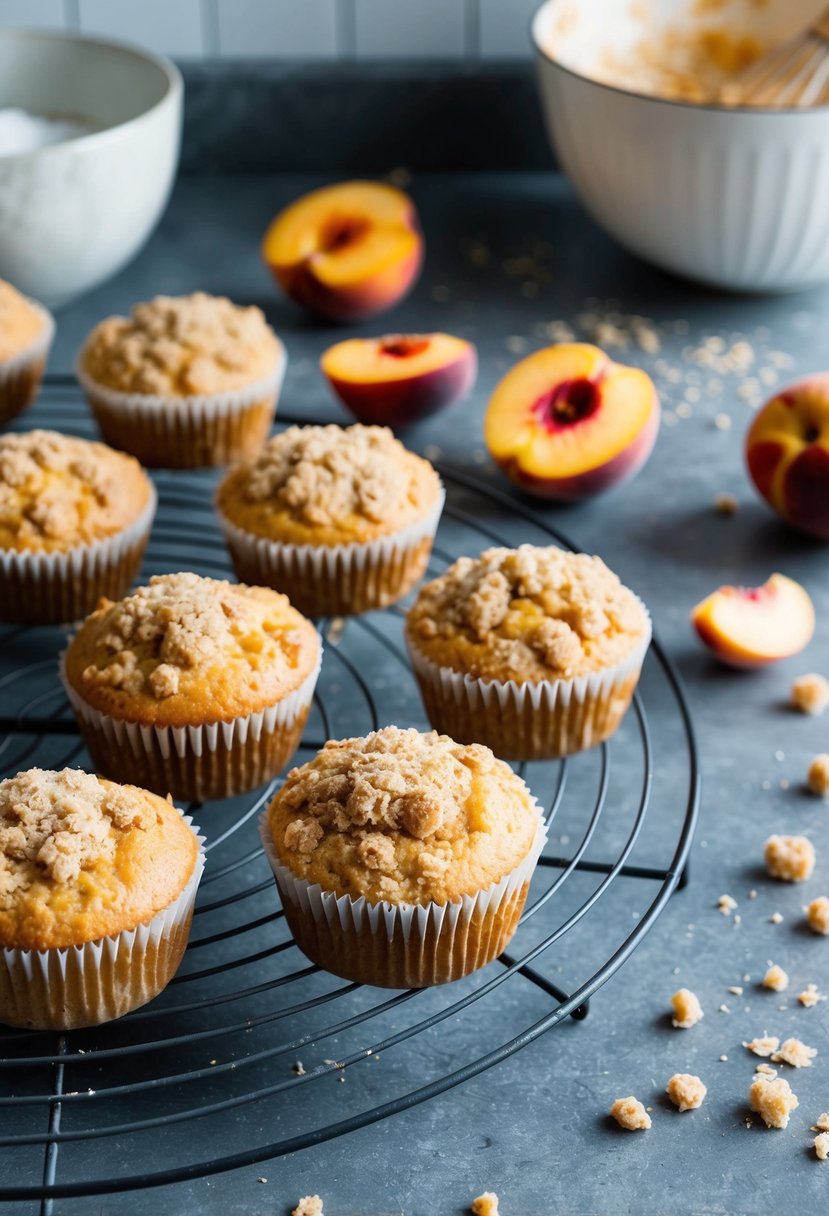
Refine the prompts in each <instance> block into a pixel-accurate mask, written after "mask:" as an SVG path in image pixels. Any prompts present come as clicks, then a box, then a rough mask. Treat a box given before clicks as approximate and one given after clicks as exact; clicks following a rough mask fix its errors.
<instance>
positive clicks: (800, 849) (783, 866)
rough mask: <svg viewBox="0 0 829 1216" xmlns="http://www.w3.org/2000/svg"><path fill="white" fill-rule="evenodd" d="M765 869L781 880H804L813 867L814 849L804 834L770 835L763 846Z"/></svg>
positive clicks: (809, 874)
mask: <svg viewBox="0 0 829 1216" xmlns="http://www.w3.org/2000/svg"><path fill="white" fill-rule="evenodd" d="M765 859H766V869H767V870H768V872H769V874H770V875H771V877H772V878H779V879H781V880H782V881H783V882H804V881H805V879H807V878H809V877H810V876H811V873H812V870H814V868H815V849H814V845H813V844H812V842H811V840H807V838H806V837H805V836H770V837H769V838H768V840H767V841H766V846H765Z"/></svg>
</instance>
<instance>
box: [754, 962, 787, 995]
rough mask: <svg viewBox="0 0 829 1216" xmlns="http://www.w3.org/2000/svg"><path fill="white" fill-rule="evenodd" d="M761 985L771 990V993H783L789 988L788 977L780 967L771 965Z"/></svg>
mask: <svg viewBox="0 0 829 1216" xmlns="http://www.w3.org/2000/svg"><path fill="white" fill-rule="evenodd" d="M761 983H762V985H763V987H764V988H771V990H772V992H785V991H786V989H787V988H788V986H789V977H788V975H787V973H786V972H785V971H784V970H783V968H782V967H779V966H778V965H777V963H772V965H771V966H770V967H769V969H768V971H767V972H766V974H765V975H764V976H763V979H762V980H761Z"/></svg>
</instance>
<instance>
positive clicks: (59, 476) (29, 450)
mask: <svg viewBox="0 0 829 1216" xmlns="http://www.w3.org/2000/svg"><path fill="white" fill-rule="evenodd" d="M149 497H150V483H149V480H148V478H147V476H146V474H145V473H144V472H143V470H142V468H141V466H140V465H139V463H138V461H137V460H135V459H134V458H133V457H132V456H127V455H125V454H124V453H123V452H116V451H114V450H113V449H112V448H108V447H106V446H105V445H104V444H102V443H94V442H92V441H90V440H88V439H76V438H74V437H73V436H70V435H59V434H58V433H57V432H56V431H39V430H36V431H26V432H23V433H22V434H12V435H2V436H0V548H11V549H18V548H33V549H46V550H61V549H66V548H68V547H70V546H71V545H76V544H85V543H89V542H91V541H94V540H98V539H101V538H102V537H104V536H110V535H112V534H113V533H114V532H118V531H120V530H121V529H122V528H124V527H126V526H127V525H128V524H129V523H131V522H132V521H133V520H134V519H136V518H137V516H138V515H140V513H141V511H142V510H143V509H144V507H145V506H146V505H147V503H148V502H149Z"/></svg>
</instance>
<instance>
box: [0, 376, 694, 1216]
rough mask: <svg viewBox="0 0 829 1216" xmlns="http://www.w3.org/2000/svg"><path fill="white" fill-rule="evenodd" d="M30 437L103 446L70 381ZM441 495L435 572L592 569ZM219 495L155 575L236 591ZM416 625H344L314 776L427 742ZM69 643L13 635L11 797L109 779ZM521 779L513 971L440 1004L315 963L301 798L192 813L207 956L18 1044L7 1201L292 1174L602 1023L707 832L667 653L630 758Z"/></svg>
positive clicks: (488, 491) (149, 565) (628, 742)
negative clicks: (67, 676) (282, 818)
mask: <svg viewBox="0 0 829 1216" xmlns="http://www.w3.org/2000/svg"><path fill="white" fill-rule="evenodd" d="M282 420H283V421H285V419H284V417H283V419H282ZM302 421H308V419H302ZM25 425H26V426H34V425H38V426H49V427H53V428H55V429H58V430H63V431H67V432H71V433H77V434H86V435H91V434H92V428H91V424H90V422H89V420H88V416H87V414H86V411H85V409H84V407H83V405H82V403H81V401H80V400H79V397H78V394H77V390H76V389H75V388H74V387H72V386H71V382H70V381H69V380H68V378H59V377H55V378H52V379H50V380H49V381H48V382H47V384H46V385H45V387H44V393H43V397H42V399H41V401H40V402H39V403H38V405H37V406H36V407H35V409H34V410H33V411H31V412H30V413H29V414H28V415H27V416H26V419H25ZM441 473H442V475H443V477H444V480H445V482H446V485H447V489H448V501H447V507H446V511H445V515H444V519H443V521H442V523H441V527H440V530H439V533H438V538H437V543H436V546H435V550H434V554H433V558H432V566H431V568H432V570H433V572H438V571H439V570H441V569H442V568H444V566H445V565H446V564H447V563H449V562H450V561H452V560H454V558H455V557H457V556H459V555H460V554H461V553H474V552H477V551H479V550H480V549H481V548H483V547H485V546H487V545H489V544H493V543H494V544H502V543H503V544H508V545H511V544H516V543H518V542H520V541H523V540H526V541H533V542H536V543H549V542H550V541H554V542H556V543H559V544H562V545H564V546H566V547H569V548H572V547H574V546H572V545H571V544H570V542H569V541H568V540H567V539H566V538H565V537H563V536H562V535H561V534H560V533H559V532H558V531H557V530H556V529H555V528H553V527H551V526H550V525H549V524H548V523H547V522H546V521H545V519H544V518H543V517H541V516H540V515H537V514H535V513H534V512H532V511H531V510H529V509H528V508H526V507H525V506H523V505H521V504H520V503H516V502H515V501H514V500H513V499H512V498H510V497H509V496H507V495H506V494H502V493H501V492H500V491H498V490H496V489H493V488H491V487H490V486H488V485H485V484H484V483H483V482H482V481H481V480H479V479H477V478H475V477H474V476H473V475H471V474H470V473H469V472H468V471H467V472H464V471H461V470H458V469H451V468H442V469H441ZM214 482H215V477H214V475H212V474H209V473H206V474H200V473H177V474H167V473H161V474H159V476H158V477H157V484H158V488H159V493H160V508H159V514H158V518H157V521H156V526H155V529H154V532H153V538H152V541H151V545H150V549H149V552H148V554H147V558H146V560H145V564H144V571H143V575H144V576H148V575H150V574H153V573H160V572H162V571H168V570H173V569H194V570H196V571H198V572H200V573H203V574H208V575H214V576H218V577H224V576H226V575H228V574H229V573H230V566H229V562H228V560H227V557H226V555H225V552H224V549H223V545H222V542H221V538H220V535H219V532H218V529H217V528H216V526H215V523H214V521H213V517H212V511H211V490H212V487H213V484H214ZM607 556H608V557H609V558H610V560H611V562H612V554H610V555H607ZM402 615H403V610H402V609H401V608H400V607H396V608H394V609H391V610H387V611H385V612H382V613H373V614H368V615H367V616H365V617H361V618H357V619H354V620H350V621H348V622H347V623H345V624H343V623H342V622H339V621H333V622H323V623H321V626H320V627H321V629H322V630H323V633H324V634H325V635H326V653H325V661H324V665H323V672H322V675H321V678H320V683H319V687H318V691H317V696H316V699H315V705H314V710H313V713H312V715H311V718H310V719H309V723H308V727H307V729H306V734H305V738H304V740H303V743H302V747H301V750H300V757H299V758H300V759H303V758H307V757H308V755H309V754H310V753H312V752H313V751H315V750H316V749H317V748H318V747H319V746H320V745H321V744H322V742H323V741H324V740H325V739H326V738H337V737H342V736H345V735H350V734H362V733H365V732H366V731H368V730H371V729H373V728H376V727H378V726H381V725H383V724H386V723H389V722H395V723H397V724H399V725H415V726H420V727H425V726H426V721H425V718H424V715H423V711H422V708H421V706H420V702H419V698H418V695H417V691H416V687H415V684H414V680H413V677H412V676H411V673H410V671H409V667H408V663H407V660H406V656H405V649H404V646H403V643H402V634H401V619H402ZM63 641H64V635H63V634H62V633H61V631H59V630H52V629H23V628H5V629H0V776H6V775H9V774H11V773H14V772H17V771H18V770H20V769H22V768H26V767H30V766H32V765H35V764H39V765H42V766H44V767H59V766H62V765H67V764H68V765H72V764H80V765H83V764H85V763H88V757H87V756H86V755H85V752H84V750H83V746H82V744H81V742H80V740H79V738H78V735H77V731H76V728H75V725H74V721H73V719H72V717H71V714H70V712H69V709H68V706H67V704H66V702H65V699H64V697H63V694H62V692H61V690H60V688H59V686H58V684H57V681H56V661H57V655H58V652H59V650H60V648H61V646H62V644H63ZM520 771H521V772H522V774H523V775H524V776H525V778H526V779H527V781H528V782H529V784H530V785H531V787H532V789H533V791H534V793H535V794H536V796H537V797H538V799H539V801H541V802H542V803H543V804H544V805H545V807H546V817H547V821H548V823H549V825H550V840H549V842H548V845H547V847H546V850H545V855H544V856H543V857H542V859H541V862H540V864H539V867H538V871H537V874H536V878H535V880H534V882H533V887H532V890H531V894H530V898H529V900H528V903H527V907H526V909H525V912H524V915H523V917H522V921H521V925H520V927H519V930H518V932H517V934H516V937H515V938H514V940H513V942H512V943H511V946H510V951H509V953H507V954H504V955H503V956H502V957H501V958H500V959H498V960H497V961H496V962H494V963H492V964H490V965H489V967H487V968H485V969H484V970H483V971H482V972H479V973H477V974H476V975H474V976H471V977H468V978H467V979H466V980H462V981H460V982H459V983H456V984H453V985H450V986H449V987H447V988H440V989H431V990H423V991H408V992H394V993H390V992H384V991H379V990H376V989H369V988H363V987H360V986H358V985H355V984H348V983H344V982H343V981H342V980H339V979H336V978H335V977H333V976H329V975H327V974H326V973H325V972H322V971H320V969H319V968H317V967H315V966H313V965H311V964H310V963H309V962H308V960H307V959H306V958H305V957H304V956H303V955H302V954H300V953H299V951H298V950H297V949H296V947H295V946H294V945H293V942H292V940H291V938H290V935H289V933H288V932H287V929H286V926H285V922H284V918H283V914H282V912H281V910H280V908H279V905H278V899H277V896H276V893H275V889H274V886H273V882H272V880H271V877H270V872H269V870H268V867H267V864H266V862H265V860H264V858H263V856H262V851H261V848H260V846H259V843H258V834H257V827H256V820H257V817H258V814H259V812H260V810H261V808H262V807H263V806H264V805H265V804H266V803H267V801H268V799H269V797H270V796H271V794H272V792H273V790H274V789H275V788H276V786H277V784H278V781H274V782H272V783H271V784H270V785H269V786H268V787H267V788H265V789H262V790H258V791H256V792H255V793H254V794H251V795H249V796H247V797H245V798H240V799H232V800H228V801H226V802H223V803H217V804H211V805H205V806H195V807H193V808H191V812H192V814H193V815H194V816H195V818H196V822H197V823H198V824H199V825H200V826H201V828H202V830H203V831H204V832H205V834H206V836H207V838H208V843H207V849H208V858H207V867H206V873H205V877H204V880H203V882H202V885H201V889H200V892H199V899H198V904H197V909H196V915H195V919H194V924H193V934H192V939H191V943H190V947H189V949H188V952H187V955H186V957H185V960H184V963H183V966H182V968H181V971H180V973H179V975H178V976H177V977H176V979H175V980H174V981H173V983H172V984H171V985H170V987H169V988H168V989H167V991H166V992H165V993H163V994H162V996H161V997H159V998H158V999H157V1000H156V1001H154V1002H153V1003H152V1004H151V1005H149V1006H148V1007H146V1008H144V1009H141V1010H137V1011H135V1012H134V1013H133V1014H130V1015H128V1016H127V1017H126V1018H123V1019H122V1020H120V1021H119V1022H115V1023H112V1024H111V1025H109V1026H104V1027H100V1028H96V1029H93V1030H84V1031H75V1032H73V1033H71V1034H66V1035H55V1034H43V1033H29V1032H21V1031H12V1030H6V1031H5V1032H4V1031H2V1030H0V1199H2V1200H29V1201H34V1202H35V1207H37V1204H38V1203H39V1205H40V1211H41V1213H43V1214H48V1213H51V1212H53V1211H54V1207H53V1201H54V1200H55V1199H58V1198H70V1197H80V1196H90V1195H96V1194H98V1195H101V1194H110V1193H113V1192H120V1191H126V1190H137V1189H140V1188H143V1187H150V1186H157V1185H161V1184H168V1183H174V1182H178V1181H183V1180H185V1179H190V1178H194V1177H201V1176H206V1175H209V1174H213V1173H218V1172H220V1171H224V1170H229V1169H232V1168H234V1167H238V1166H244V1165H252V1164H254V1163H256V1162H260V1161H265V1160H268V1159H273V1158H278V1157H281V1156H283V1155H284V1154H286V1153H290V1152H294V1151H297V1150H299V1149H302V1148H306V1147H308V1146H310V1145H312V1144H319V1143H321V1142H324V1141H326V1140H331V1139H333V1138H335V1137H339V1136H343V1135H346V1134H347V1133H349V1132H351V1131H354V1130H355V1129H357V1128H361V1127H365V1126H366V1125H368V1124H371V1123H375V1122H377V1121H379V1120H382V1119H386V1118H388V1117H389V1116H392V1115H395V1114H397V1113H399V1112H401V1111H404V1110H407V1109H408V1108H411V1107H413V1106H415V1105H417V1104H419V1103H422V1102H425V1101H427V1100H429V1099H432V1098H435V1097H436V1096H437V1095H439V1094H441V1093H443V1092H444V1091H446V1090H448V1089H450V1088H451V1087H453V1086H456V1085H459V1084H461V1083H462V1082H464V1081H466V1080H467V1079H469V1078H470V1077H473V1076H475V1075H476V1074H478V1073H480V1072H482V1071H484V1070H485V1069H488V1068H490V1067H492V1066H493V1065H495V1064H498V1063H499V1062H500V1061H502V1060H504V1059H506V1058H507V1057H508V1056H511V1055H512V1054H513V1053H515V1052H517V1051H518V1050H519V1049H520V1048H522V1047H524V1046H526V1045H527V1044H529V1043H531V1042H533V1041H534V1040H537V1039H538V1038H539V1037H540V1036H541V1035H543V1034H545V1033H546V1032H547V1031H548V1030H550V1029H551V1028H552V1027H554V1026H557V1025H560V1024H561V1023H563V1022H564V1021H565V1020H566V1019H568V1018H569V1017H573V1018H576V1019H578V1018H581V1017H583V1016H584V1015H585V1014H586V1013H587V1002H588V999H589V997H590V996H591V994H592V993H594V992H595V991H596V990H597V989H598V988H599V987H600V986H601V985H602V984H603V983H604V982H605V981H606V980H607V979H608V978H609V977H610V976H611V975H613V973H614V972H615V971H616V970H617V969H618V968H619V967H620V966H621V965H622V963H623V962H624V961H625V960H626V959H627V958H628V956H629V955H630V954H631V952H632V951H633V950H634V949H635V947H636V946H637V944H638V943H639V942H640V941H641V939H642V938H643V937H644V935H645V934H646V933H647V932H648V930H649V929H650V928H651V926H652V925H653V923H654V921H655V919H656V917H657V916H658V915H659V913H660V911H661V910H662V909H663V907H664V906H665V904H666V902H667V900H668V898H669V897H670V895H671V893H672V892H673V890H674V888H675V887H676V886H677V885H678V884H681V882H682V881H683V879H684V875H685V870H686V865H687V857H688V852H689V849H690V845H691V840H692V835H693V830H694V826H695V822H696V817H697V812H698V804H699V771H698V764H697V753H696V745H695V741H694V732H693V726H692V722H691V717H690V713H689V710H688V706H687V702H686V699H685V695H684V693H683V690H682V687H681V684H680V681H679V679H678V677H677V674H676V672H675V670H674V668H673V666H672V664H671V662H670V660H669V659H668V657H667V656H666V655H665V653H664V652H663V650H662V648H661V647H660V645H659V643H658V642H657V641H654V643H653V645H652V647H651V650H650V653H649V656H648V659H647V661H646V664H645V670H644V672H643V678H642V682H641V685H640V690H639V692H638V694H637V696H636V699H635V701H634V705H633V707H632V710H631V712H630V714H629V715H628V717H627V719H626V720H625V722H624V724H623V726H622V728H621V730H620V731H619V732H618V734H617V735H616V736H615V737H614V739H613V740H611V741H610V743H609V744H607V745H605V746H603V747H601V748H597V749H594V750H593V751H592V752H589V753H585V754H583V755H581V756H577V757H575V758H572V759H570V760H568V761H561V762H556V763H539V764H532V765H526V766H521V769H520ZM554 1071H555V1056H554V1049H553V1048H551V1050H550V1072H551V1076H552V1075H553V1074H554Z"/></svg>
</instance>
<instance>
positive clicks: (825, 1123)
mask: <svg viewBox="0 0 829 1216" xmlns="http://www.w3.org/2000/svg"><path fill="white" fill-rule="evenodd" d="M814 1130H815V1131H816V1132H829V1110H827V1111H824V1112H823V1114H822V1115H818V1117H817V1118H816V1119H815V1123H814Z"/></svg>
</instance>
